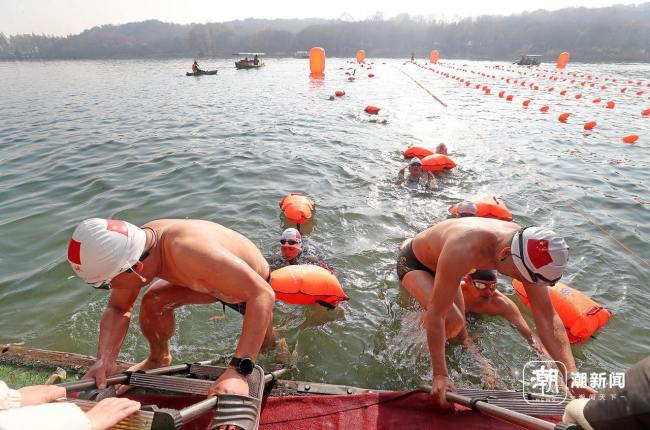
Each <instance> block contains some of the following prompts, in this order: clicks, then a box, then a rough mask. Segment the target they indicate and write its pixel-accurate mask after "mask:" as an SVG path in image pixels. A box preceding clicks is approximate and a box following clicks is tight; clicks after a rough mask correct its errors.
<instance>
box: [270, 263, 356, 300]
mask: <svg viewBox="0 0 650 430" xmlns="http://www.w3.org/2000/svg"><path fill="white" fill-rule="evenodd" d="M271 288H273V291H275V298H276V299H278V300H282V301H283V302H285V303H290V304H294V305H321V306H325V307H326V308H329V309H333V308H335V307H336V305H337V304H338V302H341V301H344V300H348V296H347V295H346V294H345V292H344V291H343V288H341V284H340V283H339V281H338V279H336V276H334V275H332V274H331V273H330V272H329V271H328V270H327V269H323V268H322V267H320V266H315V265H313V264H299V265H293V266H286V267H283V268H281V269H277V270H274V271H273V272H271Z"/></svg>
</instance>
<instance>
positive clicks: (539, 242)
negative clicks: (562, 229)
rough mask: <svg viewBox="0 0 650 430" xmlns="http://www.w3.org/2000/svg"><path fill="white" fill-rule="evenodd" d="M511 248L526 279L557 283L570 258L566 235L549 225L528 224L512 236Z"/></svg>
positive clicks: (532, 281)
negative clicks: (565, 239) (535, 225)
mask: <svg viewBox="0 0 650 430" xmlns="http://www.w3.org/2000/svg"><path fill="white" fill-rule="evenodd" d="M510 252H511V253H512V256H513V261H514V263H515V266H516V267H517V270H519V273H521V274H522V276H523V277H524V278H525V280H526V281H528V282H531V283H538V282H540V280H542V281H545V282H546V283H549V284H551V285H553V284H555V282H557V281H558V280H559V279H560V278H561V277H562V274H563V273H564V269H565V268H566V265H567V262H568V261H569V247H568V246H567V244H566V242H565V241H564V239H563V238H562V237H561V236H560V235H558V234H557V233H555V232H554V231H553V230H551V229H549V228H546V227H525V228H522V229H520V230H519V231H517V233H515V235H514V236H513V238H512V244H511V245H510Z"/></svg>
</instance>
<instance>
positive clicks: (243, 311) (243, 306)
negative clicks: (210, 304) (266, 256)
mask: <svg viewBox="0 0 650 430" xmlns="http://www.w3.org/2000/svg"><path fill="white" fill-rule="evenodd" d="M265 281H266V282H268V284H269V285H271V270H270V269H269V275H268V276H267V277H266V279H265ZM217 301H218V302H219V303H221V304H222V305H223V311H224V312H225V311H226V306H228V307H229V308H230V309H234V310H236V311H237V312H239V313H240V314H242V315H246V302H242V303H234V304H233V303H226V302H224V301H223V300H217Z"/></svg>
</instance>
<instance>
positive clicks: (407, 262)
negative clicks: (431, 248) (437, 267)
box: [397, 240, 436, 281]
mask: <svg viewBox="0 0 650 430" xmlns="http://www.w3.org/2000/svg"><path fill="white" fill-rule="evenodd" d="M412 244H413V240H411V241H410V242H409V243H408V244H407V245H406V246H405V247H403V248H402V249H400V250H399V251H397V276H398V277H399V280H400V281H401V280H402V279H403V278H404V276H405V275H406V274H407V273H408V272H412V271H413V270H424V271H425V272H429V273H430V274H431V275H433V276H434V277H435V276H436V272H435V271H433V270H431V269H429V268H428V267H427V266H425V265H424V264H422V263H421V262H420V260H418V259H417V257H416V256H415V254H414V253H413V247H412V246H411V245H412Z"/></svg>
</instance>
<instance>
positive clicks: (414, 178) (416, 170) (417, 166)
mask: <svg viewBox="0 0 650 430" xmlns="http://www.w3.org/2000/svg"><path fill="white" fill-rule="evenodd" d="M406 169H408V171H409V176H408V178H406ZM423 179H424V181H425V184H426V185H427V186H428V187H431V186H435V185H436V178H435V177H434V176H433V173H431V172H425V171H424V170H423V169H422V160H420V159H419V158H418V157H413V158H411V161H410V162H409V165H408V167H403V168H402V169H401V170H400V171H399V173H398V174H397V184H401V183H403V182H404V181H405V180H406V181H408V183H410V184H418V183H420V181H421V180H423Z"/></svg>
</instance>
